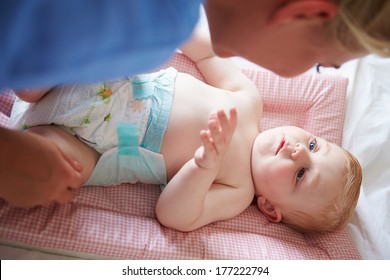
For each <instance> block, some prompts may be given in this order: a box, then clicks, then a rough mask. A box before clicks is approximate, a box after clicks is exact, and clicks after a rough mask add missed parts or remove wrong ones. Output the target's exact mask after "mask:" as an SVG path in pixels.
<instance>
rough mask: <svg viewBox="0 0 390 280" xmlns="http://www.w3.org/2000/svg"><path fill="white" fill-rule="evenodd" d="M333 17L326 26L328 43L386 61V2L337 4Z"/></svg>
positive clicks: (389, 53) (389, 51)
mask: <svg viewBox="0 0 390 280" xmlns="http://www.w3.org/2000/svg"><path fill="white" fill-rule="evenodd" d="M335 3H336V5H337V7H338V13H337V15H336V16H335V17H334V18H333V19H332V20H330V21H329V22H328V23H327V25H326V29H327V35H328V36H329V39H330V40H332V41H335V42H336V43H338V44H339V45H340V47H341V48H344V49H345V50H349V51H351V52H354V51H356V50H361V49H365V50H367V51H368V52H372V53H376V54H378V55H381V56H385V57H390V20H389V15H390V1H388V0H370V1H367V0H338V1H335Z"/></svg>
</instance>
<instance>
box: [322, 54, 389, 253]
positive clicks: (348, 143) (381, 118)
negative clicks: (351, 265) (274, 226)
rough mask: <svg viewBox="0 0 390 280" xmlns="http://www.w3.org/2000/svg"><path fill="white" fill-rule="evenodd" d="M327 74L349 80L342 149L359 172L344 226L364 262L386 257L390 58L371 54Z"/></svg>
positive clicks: (387, 249)
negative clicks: (357, 193)
mask: <svg viewBox="0 0 390 280" xmlns="http://www.w3.org/2000/svg"><path fill="white" fill-rule="evenodd" d="M326 71H327V72H333V73H339V74H341V75H344V76H346V77H348V78H349V80H350V83H349V87H348V103H347V104H348V105H347V106H348V107H347V114H346V120H345V126H344V134H343V144H342V145H343V146H344V147H345V148H347V149H348V150H350V151H351V152H352V153H353V154H354V155H355V156H356V157H357V158H358V160H359V161H360V163H361V165H362V168H363V184H362V190H361V194H360V199H359V202H358V206H357V209H356V212H355V215H354V218H353V220H352V223H351V224H350V225H349V226H348V228H349V230H350V232H351V234H352V236H353V239H354V240H355V242H356V245H357V247H358V250H359V252H360V254H361V255H362V257H363V259H390V225H389V223H388V222H389V220H390V59H384V58H379V57H377V56H374V55H370V56H367V57H365V58H362V59H358V60H355V61H351V62H349V63H347V64H345V65H343V66H342V67H341V68H340V69H338V70H333V71H332V70H326Z"/></svg>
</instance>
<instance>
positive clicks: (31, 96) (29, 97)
mask: <svg viewBox="0 0 390 280" xmlns="http://www.w3.org/2000/svg"><path fill="white" fill-rule="evenodd" d="M50 89H51V88H41V89H22V90H16V91H15V94H16V95H17V96H18V97H19V98H20V99H22V100H23V101H26V102H30V103H34V102H38V101H39V100H40V99H41V98H42V97H43V96H44V95H46V93H48V92H49V91H50Z"/></svg>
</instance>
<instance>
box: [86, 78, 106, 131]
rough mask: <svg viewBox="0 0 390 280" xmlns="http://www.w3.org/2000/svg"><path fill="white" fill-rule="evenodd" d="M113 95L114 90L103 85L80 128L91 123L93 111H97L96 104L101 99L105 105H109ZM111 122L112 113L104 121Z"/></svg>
mask: <svg viewBox="0 0 390 280" xmlns="http://www.w3.org/2000/svg"><path fill="white" fill-rule="evenodd" d="M111 95H112V89H109V88H107V86H106V84H103V85H101V86H100V88H99V91H98V93H97V94H96V96H95V99H94V100H93V103H92V105H91V107H90V108H89V109H88V112H87V114H86V115H85V117H84V118H83V120H82V121H81V124H80V125H79V127H81V126H82V125H85V124H90V123H91V120H90V116H91V114H92V112H93V110H95V107H96V102H97V101H98V100H99V99H101V100H103V103H104V104H109V103H110V101H111V97H110V96H111ZM110 120H111V113H108V114H107V115H105V116H104V119H103V121H105V122H109V121H110Z"/></svg>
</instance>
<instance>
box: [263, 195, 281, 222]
mask: <svg viewBox="0 0 390 280" xmlns="http://www.w3.org/2000/svg"><path fill="white" fill-rule="evenodd" d="M257 206H258V207H259V209H260V211H261V212H262V213H263V214H264V215H265V216H266V217H267V219H268V220H270V221H271V222H274V223H279V222H280V221H281V220H282V217H283V215H282V211H281V209H280V208H279V207H277V206H275V205H273V204H272V203H271V202H270V201H269V200H268V199H266V198H265V197H264V196H262V195H259V196H258V197H257Z"/></svg>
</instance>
